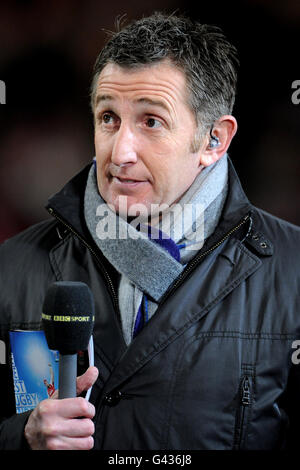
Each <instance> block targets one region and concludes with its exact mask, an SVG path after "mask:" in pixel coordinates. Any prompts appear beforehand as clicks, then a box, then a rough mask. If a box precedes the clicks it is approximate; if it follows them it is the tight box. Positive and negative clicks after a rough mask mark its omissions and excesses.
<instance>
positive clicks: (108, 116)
mask: <svg viewBox="0 0 300 470" xmlns="http://www.w3.org/2000/svg"><path fill="white" fill-rule="evenodd" d="M102 122H103V123H104V124H112V123H113V116H112V115H111V114H110V113H103V115H102Z"/></svg>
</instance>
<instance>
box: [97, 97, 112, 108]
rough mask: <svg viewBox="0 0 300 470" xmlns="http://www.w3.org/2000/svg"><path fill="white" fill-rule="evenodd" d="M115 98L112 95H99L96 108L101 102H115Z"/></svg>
mask: <svg viewBox="0 0 300 470" xmlns="http://www.w3.org/2000/svg"><path fill="white" fill-rule="evenodd" d="M113 99H114V98H113V97H112V96H111V95H98V96H97V97H96V104H95V108H96V107H97V106H98V104H99V103H100V102H101V101H113Z"/></svg>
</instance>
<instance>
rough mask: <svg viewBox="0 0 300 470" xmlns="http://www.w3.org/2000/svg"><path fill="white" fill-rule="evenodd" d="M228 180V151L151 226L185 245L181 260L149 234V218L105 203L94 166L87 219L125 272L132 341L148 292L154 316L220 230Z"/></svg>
mask: <svg viewBox="0 0 300 470" xmlns="http://www.w3.org/2000/svg"><path fill="white" fill-rule="evenodd" d="M227 180H228V162H227V155H226V154H225V155H224V156H223V157H222V158H221V159H220V160H219V161H218V162H216V163H215V164H213V165H211V166H209V167H206V168H204V169H203V170H202V171H201V172H200V173H199V175H198V176H197V177H196V179H195V181H194V182H193V184H192V185H191V186H190V188H189V189H188V191H187V192H186V193H185V194H184V195H183V196H182V198H181V199H180V201H179V202H178V203H177V204H176V205H175V206H172V207H171V208H170V209H169V210H168V211H165V212H164V213H163V217H162V218H161V219H160V220H158V219H157V220H156V221H155V226H154V227H153V228H152V225H151V238H154V237H155V236H156V234H157V233H159V232H158V230H160V231H161V232H160V233H163V234H166V237H170V238H172V240H173V241H174V242H175V243H176V244H177V245H178V246H179V247H180V254H181V257H180V262H178V261H176V260H175V259H174V258H173V257H172V256H171V255H170V254H169V253H168V252H167V251H166V250H164V249H163V248H162V247H161V246H159V245H158V244H157V243H154V242H153V241H152V240H150V239H149V237H148V226H147V227H146V226H145V225H143V223H140V224H139V226H138V218H137V219H135V220H134V221H131V222H130V223H127V221H126V220H124V219H123V218H122V217H119V216H118V215H117V214H116V213H115V212H114V211H113V210H112V209H111V208H110V207H109V206H108V205H107V204H106V203H105V201H104V200H103V199H102V197H101V196H100V194H99V191H98V185H97V177H96V172H95V168H94V166H92V167H91V169H90V172H89V175H88V180H87V185H86V190H85V198H84V215H85V220H86V223H87V227H88V229H89V231H90V234H91V236H92V237H93V239H94V241H95V242H96V244H97V246H98V247H99V249H100V250H101V251H102V253H103V254H104V256H105V257H106V258H107V259H108V261H109V262H110V263H111V264H112V265H113V266H114V267H115V269H116V270H117V271H118V272H119V273H120V274H121V280H120V285H119V291H118V294H119V307H120V313H121V322H122V329H123V334H124V339H125V342H126V344H127V345H128V344H130V342H131V341H132V334H133V328H134V324H135V319H136V314H137V311H138V308H139V306H140V303H141V300H142V297H143V293H145V294H147V297H148V298H149V301H148V316H149V319H150V318H151V317H152V316H153V315H154V313H155V311H156V309H157V304H158V302H159V299H160V298H161V297H162V296H163V294H164V293H165V292H166V290H167V289H168V287H169V286H170V284H171V283H172V282H173V281H174V280H175V279H176V278H177V277H178V276H179V274H180V273H181V272H182V271H183V269H184V267H185V265H186V263H187V262H188V261H190V259H191V258H193V257H194V256H195V254H196V253H197V251H198V250H199V249H200V248H201V247H202V245H203V243H204V241H205V239H206V238H208V237H209V236H210V235H211V234H212V233H213V232H214V230H215V228H216V226H217V225H218V222H219V218H220V215H221V212H222V209H223V205H224V202H225V198H226V195H227ZM137 227H138V228H139V230H137ZM145 227H146V230H145Z"/></svg>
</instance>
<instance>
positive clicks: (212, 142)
mask: <svg viewBox="0 0 300 470" xmlns="http://www.w3.org/2000/svg"><path fill="white" fill-rule="evenodd" d="M218 145H220V141H219V138H218V137H216V136H213V137H212V139H210V143H209V146H210V148H215V147H218Z"/></svg>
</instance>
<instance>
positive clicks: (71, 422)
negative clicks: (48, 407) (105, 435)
mask: <svg viewBox="0 0 300 470" xmlns="http://www.w3.org/2000/svg"><path fill="white" fill-rule="evenodd" d="M47 432H48V437H53V438H54V437H76V438H77V437H78V438H79V437H89V436H92V435H93V434H94V432H95V426H94V423H93V421H92V420H91V419H87V418H82V419H62V420H59V421H56V423H55V426H53V427H52V432H50V431H49V427H48V428H47Z"/></svg>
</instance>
